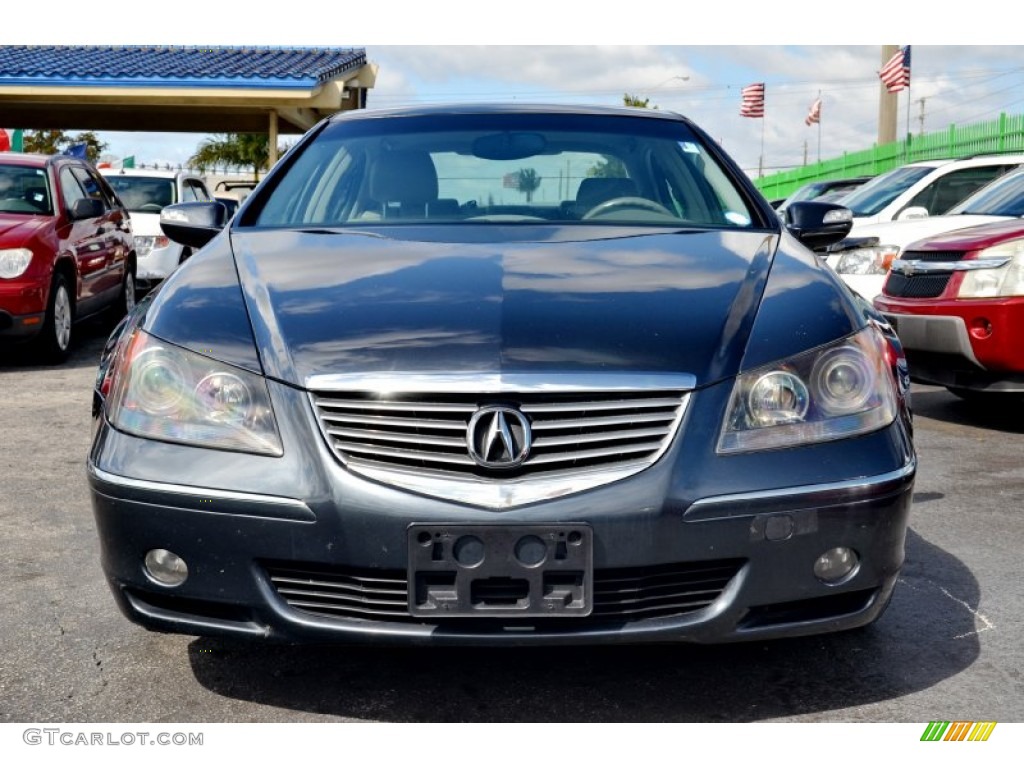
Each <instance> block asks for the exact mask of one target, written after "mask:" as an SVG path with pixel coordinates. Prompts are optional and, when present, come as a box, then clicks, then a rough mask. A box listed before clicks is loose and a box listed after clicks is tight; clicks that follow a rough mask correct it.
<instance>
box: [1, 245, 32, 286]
mask: <svg viewBox="0 0 1024 768" xmlns="http://www.w3.org/2000/svg"><path fill="white" fill-rule="evenodd" d="M31 262H32V251H30V250H29V249H28V248H7V249H4V250H0V277H6V278H8V279H10V278H14V277H21V276H22V275H23V274H25V270H26V269H28V265H29V264H30V263H31Z"/></svg>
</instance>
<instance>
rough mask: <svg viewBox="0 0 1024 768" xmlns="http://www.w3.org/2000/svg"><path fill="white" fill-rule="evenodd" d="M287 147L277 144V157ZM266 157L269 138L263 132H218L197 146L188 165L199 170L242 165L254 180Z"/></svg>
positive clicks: (256, 179)
mask: <svg viewBox="0 0 1024 768" xmlns="http://www.w3.org/2000/svg"><path fill="white" fill-rule="evenodd" d="M287 150H288V147H287V146H284V147H278V148H277V155H278V157H281V156H282V155H283V154H284V153H285V152H286V151H287ZM269 158H270V137H269V136H267V134H265V133H221V134H216V135H215V136H211V137H210V138H208V139H206V140H204V141H203V143H202V144H200V145H199V147H198V149H196V152H195V154H194V155H192V157H190V158H189V160H188V164H189V165H190V166H192V167H193V168H197V169H199V170H200V171H205V170H207V169H208V168H216V167H218V166H219V167H226V168H245V169H247V170H251V171H252V176H253V180H254V181H259V180H260V171H265V170H266V169H267V166H268V162H269Z"/></svg>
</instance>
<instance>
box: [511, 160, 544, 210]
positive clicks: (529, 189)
mask: <svg viewBox="0 0 1024 768" xmlns="http://www.w3.org/2000/svg"><path fill="white" fill-rule="evenodd" d="M541 181H543V179H541V177H540V176H538V175H537V171H535V170H534V169H533V168H520V169H519V171H517V172H516V189H518V190H519V191H520V192H522V193H523V194H524V195H526V202H528V203H529V202H531V201H532V200H533V193H534V192H536V191H537V188H538V187H539V186H540V183H541Z"/></svg>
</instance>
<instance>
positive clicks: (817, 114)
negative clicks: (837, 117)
mask: <svg viewBox="0 0 1024 768" xmlns="http://www.w3.org/2000/svg"><path fill="white" fill-rule="evenodd" d="M820 122H821V99H815V100H814V103H813V104H811V108H810V110H809V111H808V112H807V117H805V118H804V125H814V124H815V123H820Z"/></svg>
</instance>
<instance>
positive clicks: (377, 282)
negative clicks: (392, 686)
mask: <svg viewBox="0 0 1024 768" xmlns="http://www.w3.org/2000/svg"><path fill="white" fill-rule="evenodd" d="M162 224H163V227H164V231H165V233H166V234H168V236H170V237H172V238H174V239H176V240H178V241H179V242H182V243H184V244H186V245H188V246H190V247H193V248H200V250H198V252H197V253H196V254H195V255H194V256H193V257H192V258H191V259H190V260H189V261H188V262H187V263H186V264H185V265H183V266H182V267H181V268H180V269H179V270H177V271H176V272H175V273H174V275H172V276H171V277H170V278H169V279H168V280H167V281H165V282H164V283H163V284H162V286H161V287H160V289H159V290H158V291H157V292H156V293H155V294H152V295H150V296H148V297H147V299H146V300H145V301H144V302H142V303H141V304H140V306H139V307H138V309H137V310H136V311H135V312H134V313H133V314H132V315H131V316H130V317H129V318H128V319H127V320H126V322H124V323H123V324H122V325H121V327H120V328H118V330H117V331H116V332H115V334H114V336H113V337H112V338H111V340H110V342H109V343H108V345H107V349H106V351H105V353H104V355H103V359H102V361H101V365H100V368H99V373H98V378H97V384H96V398H95V430H96V431H95V440H94V444H93V447H92V451H91V453H90V456H89V482H90V486H91V490H92V499H93V507H94V510H95V515H96V521H97V525H98V530H99V536H100V540H101V543H102V550H103V566H104V569H105V571H106V573H107V576H108V578H109V581H110V585H111V587H112V589H113V593H114V596H115V598H116V599H117V601H118V603H119V605H120V606H121V608H122V609H123V611H124V612H125V614H126V615H127V616H128V617H129V618H130V619H132V620H133V621H136V622H138V623H140V624H142V625H144V626H146V627H149V628H151V629H155V630H162V631H173V632H184V633H189V634H195V635H221V634H223V635H235V636H249V637H258V638H269V639H281V640H287V641H300V640H306V641H321V642H322V641H343V642H351V641H361V642H370V643H394V642H409V643H448V644H458V643H463V644H469V643H475V644H539V643H584V642H586V643H590V642H636V641H701V642H712V641H723V640H740V639H754V638H758V639H761V638H768V637H779V636H791V635H802V634H809V633H817V632H827V631H834V630H842V629H850V628H853V627H859V626H862V625H865V624H868V623H870V622H872V621H874V620H875V619H876V618H877V617H878V616H879V615H880V613H881V612H882V611H883V610H884V608H885V606H886V605H887V603H888V600H889V597H890V595H891V593H892V590H893V587H894V585H895V582H896V577H897V573H898V572H899V569H900V567H901V565H902V562H903V547H904V536H905V532H906V526H907V516H908V513H909V508H910V498H911V491H912V486H913V480H914V473H915V466H916V460H915V454H914V448H913V444H912V440H911V422H910V411H909V405H908V394H907V393H908V379H907V376H906V365H905V361H904V358H903V353H902V351H901V348H900V346H899V342H898V340H897V339H896V337H895V335H894V334H893V333H892V330H891V329H890V328H889V326H888V325H887V324H886V323H885V321H884V319H883V318H882V317H881V316H880V315H879V314H877V313H876V312H875V310H874V309H873V308H871V307H870V306H868V305H867V304H866V303H865V302H863V301H860V300H859V299H857V298H855V297H854V296H853V295H852V294H851V293H850V292H849V291H847V290H846V289H845V288H844V286H843V285H842V284H841V283H840V282H839V280H838V278H837V277H836V276H835V275H834V274H833V273H832V272H831V271H830V270H829V269H828V268H827V267H826V266H824V265H823V264H822V263H820V262H819V261H818V260H817V259H816V257H815V256H814V255H813V253H812V252H811V250H810V248H815V247H822V246H825V245H828V244H829V243H831V242H834V241H836V240H838V239H841V238H842V237H843V236H844V235H845V234H846V233H847V232H848V231H849V228H850V214H849V211H848V210H846V209H845V208H842V207H840V206H838V205H834V204H827V203H795V204H793V205H792V206H790V207H789V208H788V210H787V213H786V219H785V222H784V223H783V222H780V220H779V218H778V217H777V216H776V215H775V214H774V212H773V211H772V209H771V208H770V207H769V206H768V204H767V202H766V201H765V200H764V199H763V198H762V197H761V196H760V195H759V194H758V193H757V191H756V190H755V189H754V187H753V186H752V185H751V183H750V182H749V180H748V179H747V178H746V177H745V176H744V174H743V173H742V172H741V171H740V170H739V169H738V168H737V166H736V165H735V164H734V163H733V162H732V161H731V160H730V159H729V158H728V157H727V156H726V155H725V154H724V153H723V152H722V150H721V147H719V146H718V145H717V143H716V142H714V141H713V140H711V139H710V138H709V137H708V136H707V134H705V133H704V132H703V131H702V130H701V129H700V128H698V127H697V126H695V125H694V124H693V123H691V122H690V121H688V120H687V119H685V118H683V117H681V116H679V115H675V114H671V113H666V112H661V111H659V112H653V111H646V110H628V109H605V108H594V109H588V108H580V107H565V108H558V107H550V106H544V107H528V106H520V105H516V106H511V107H505V106H469V107H447V108H439V107H432V108H414V109H405V110H396V111H384V112H370V111H363V112H357V113H346V114H344V115H341V114H339V115H337V116H335V117H332V118H330V119H329V120H326V121H325V122H323V123H322V124H320V125H319V126H317V127H316V128H314V129H313V130H311V131H310V132H309V133H308V134H307V135H306V136H305V137H304V138H303V139H302V140H301V141H300V142H299V143H298V144H297V145H296V146H295V147H294V148H293V149H292V150H291V151H290V152H289V153H288V155H287V156H286V157H285V158H284V159H283V160H282V161H281V162H280V163H279V164H278V166H277V167H276V168H275V169H274V170H273V171H272V172H271V173H270V174H269V175H268V176H267V178H266V179H265V181H264V182H263V183H262V184H261V185H260V186H259V187H258V188H257V189H256V190H255V191H254V192H253V194H252V195H251V196H250V197H249V198H248V200H247V201H246V202H245V203H244V204H243V205H242V207H241V208H240V210H239V211H238V213H237V214H236V215H235V216H234V218H232V219H231V221H230V223H227V221H226V218H225V216H224V211H223V209H222V208H221V207H220V205H219V204H218V203H215V202H211V203H189V204H182V205H178V206H172V207H169V208H167V209H165V211H164V213H163V218H162Z"/></svg>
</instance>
